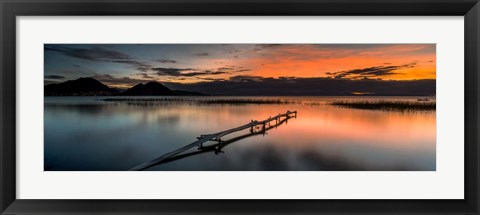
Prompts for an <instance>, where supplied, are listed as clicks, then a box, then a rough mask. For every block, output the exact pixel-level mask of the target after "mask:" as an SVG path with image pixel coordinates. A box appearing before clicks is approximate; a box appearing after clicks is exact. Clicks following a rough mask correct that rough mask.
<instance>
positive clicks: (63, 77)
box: [45, 75, 65, 80]
mask: <svg viewBox="0 0 480 215" xmlns="http://www.w3.org/2000/svg"><path fill="white" fill-rule="evenodd" d="M45 78H46V79H56V80H58V79H65V76H61V75H45Z"/></svg>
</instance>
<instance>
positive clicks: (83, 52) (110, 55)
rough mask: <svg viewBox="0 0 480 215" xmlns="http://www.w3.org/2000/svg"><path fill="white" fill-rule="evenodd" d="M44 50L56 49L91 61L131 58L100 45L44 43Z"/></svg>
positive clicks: (67, 54)
mask: <svg viewBox="0 0 480 215" xmlns="http://www.w3.org/2000/svg"><path fill="white" fill-rule="evenodd" d="M44 49H45V51H56V52H61V53H63V54H65V55H66V56H70V57H74V58H79V59H84V60H91V61H109V60H120V59H132V57H131V56H129V55H128V54H125V53H122V52H119V51H115V50H109V49H104V48H100V47H93V48H68V47H63V46H59V47H56V48H55V47H51V46H48V45H45V48H44Z"/></svg>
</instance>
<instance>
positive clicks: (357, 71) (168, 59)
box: [44, 44, 436, 88]
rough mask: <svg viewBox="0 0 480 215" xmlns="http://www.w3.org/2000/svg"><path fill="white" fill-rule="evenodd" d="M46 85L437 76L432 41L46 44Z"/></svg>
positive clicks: (411, 78)
mask: <svg viewBox="0 0 480 215" xmlns="http://www.w3.org/2000/svg"><path fill="white" fill-rule="evenodd" d="M44 51H45V55H44V56H45V59H44V60H45V71H44V74H45V84H49V83H56V82H63V81H67V80H72V79H77V78H80V77H93V78H96V79H97V80H99V81H101V82H103V83H104V84H106V85H108V86H110V87H115V88H128V87H131V86H133V85H135V84H137V83H145V82H148V81H159V82H163V83H165V82H170V83H182V84H189V83H198V82H213V81H241V80H243V79H250V80H255V79H262V78H274V79H277V78H282V77H290V78H331V79H349V80H364V79H380V80H419V79H435V78H436V75H435V73H436V71H435V63H436V62H435V54H436V53H435V44H140V45H137V44H79V45H71V44H46V45H45V48H44Z"/></svg>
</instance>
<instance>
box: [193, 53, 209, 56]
mask: <svg viewBox="0 0 480 215" xmlns="http://www.w3.org/2000/svg"><path fill="white" fill-rule="evenodd" d="M195 55H196V56H209V54H208V52H201V53H197V54H195Z"/></svg>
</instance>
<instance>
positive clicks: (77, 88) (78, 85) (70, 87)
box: [44, 78, 116, 96]
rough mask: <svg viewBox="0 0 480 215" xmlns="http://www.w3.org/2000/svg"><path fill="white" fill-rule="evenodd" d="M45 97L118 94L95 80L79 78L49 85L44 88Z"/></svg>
mask: <svg viewBox="0 0 480 215" xmlns="http://www.w3.org/2000/svg"><path fill="white" fill-rule="evenodd" d="M44 90H45V92H44V95H45V96H107V95H112V94H114V93H116V91H115V90H114V89H111V88H109V87H108V86H106V85H105V84H102V83H101V82H100V81H97V80H95V79H93V78H79V79H76V80H70V81H66V82H63V83H59V84H49V85H46V86H45V88H44Z"/></svg>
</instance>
